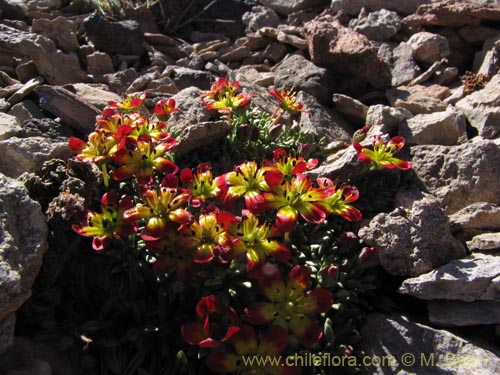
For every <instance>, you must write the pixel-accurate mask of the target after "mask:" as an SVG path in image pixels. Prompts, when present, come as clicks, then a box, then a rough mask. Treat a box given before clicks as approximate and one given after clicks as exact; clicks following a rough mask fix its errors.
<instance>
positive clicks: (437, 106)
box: [385, 85, 449, 115]
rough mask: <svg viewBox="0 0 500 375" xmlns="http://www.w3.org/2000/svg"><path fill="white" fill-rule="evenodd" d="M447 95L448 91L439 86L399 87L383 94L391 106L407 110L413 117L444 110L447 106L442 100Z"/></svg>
mask: <svg viewBox="0 0 500 375" xmlns="http://www.w3.org/2000/svg"><path fill="white" fill-rule="evenodd" d="M447 95H449V89H448V88H447V87H443V86H440V85H432V86H427V87H425V86H422V85H414V86H400V87H398V88H392V89H389V90H387V91H386V92H385V96H386V98H387V100H388V101H389V103H390V104H391V105H392V106H394V107H396V108H404V109H407V110H408V111H410V112H411V113H413V114H414V115H418V114H425V113H428V114H431V113H434V112H441V111H444V110H446V108H447V107H448V105H447V104H446V103H445V102H444V101H443V100H442V99H444V98H445V97H446V96H447Z"/></svg>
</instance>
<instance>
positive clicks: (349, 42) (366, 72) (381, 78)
mask: <svg viewBox="0 0 500 375" xmlns="http://www.w3.org/2000/svg"><path fill="white" fill-rule="evenodd" d="M304 28H305V33H306V39H307V43H308V45H309V54H310V56H311V61H312V62H313V63H315V64H318V65H329V66H331V67H332V68H334V69H336V70H338V72H340V73H343V74H349V75H354V76H357V77H361V78H363V79H365V80H366V81H367V82H368V83H370V84H371V85H372V86H373V87H375V88H378V89H380V88H383V87H386V86H388V85H389V84H390V82H391V74H390V69H389V66H388V65H387V63H386V62H385V61H383V60H382V59H380V58H379V57H378V55H377V49H376V48H375V46H374V45H372V44H371V42H370V41H369V40H368V38H366V37H365V36H364V35H361V34H359V33H356V32H355V31H353V30H351V29H349V28H347V27H344V26H342V25H341V24H340V23H339V22H338V21H336V20H335V19H334V18H333V17H332V16H329V15H322V16H318V17H316V18H314V19H313V20H312V21H310V22H308V23H306V24H305V26H304ZM367 66H369V67H370V69H366V67H367Z"/></svg>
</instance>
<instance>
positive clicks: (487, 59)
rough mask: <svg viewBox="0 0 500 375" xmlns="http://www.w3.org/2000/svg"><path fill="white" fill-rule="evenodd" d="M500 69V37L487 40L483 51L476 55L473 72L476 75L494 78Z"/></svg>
mask: <svg viewBox="0 0 500 375" xmlns="http://www.w3.org/2000/svg"><path fill="white" fill-rule="evenodd" d="M499 68H500V36H499V35H496V36H492V37H491V38H488V39H486V41H485V42H484V44H483V48H482V49H481V51H479V52H476V54H475V55H474V62H473V64H472V70H473V71H474V72H476V73H482V74H486V75H487V76H490V77H491V76H493V75H495V74H497V72H498V69H499Z"/></svg>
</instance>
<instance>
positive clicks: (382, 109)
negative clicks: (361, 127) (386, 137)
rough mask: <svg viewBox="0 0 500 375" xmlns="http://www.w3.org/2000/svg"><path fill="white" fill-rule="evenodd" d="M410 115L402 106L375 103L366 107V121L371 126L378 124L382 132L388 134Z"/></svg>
mask: <svg viewBox="0 0 500 375" xmlns="http://www.w3.org/2000/svg"><path fill="white" fill-rule="evenodd" d="M412 116H413V115H412V113H411V112H409V111H408V110H406V109H404V108H394V107H389V106H385V105H382V104H376V105H371V106H370V107H368V111H367V113H366V123H367V124H369V125H372V126H379V127H380V131H381V132H382V133H384V134H388V133H394V132H395V131H396V130H397V129H398V126H399V125H400V124H402V123H403V122H404V121H405V120H407V119H409V118H411V117H412Z"/></svg>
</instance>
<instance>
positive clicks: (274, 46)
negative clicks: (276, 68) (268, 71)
mask: <svg viewBox="0 0 500 375" xmlns="http://www.w3.org/2000/svg"><path fill="white" fill-rule="evenodd" d="M287 52H288V47H287V46H286V45H284V44H282V43H278V42H272V43H270V44H269V45H268V46H267V47H266V49H265V50H264V53H263V55H262V56H263V57H264V58H265V59H268V60H269V61H271V63H273V64H276V63H278V62H280V61H281V60H283V58H284V57H285V55H286V53H287Z"/></svg>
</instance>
